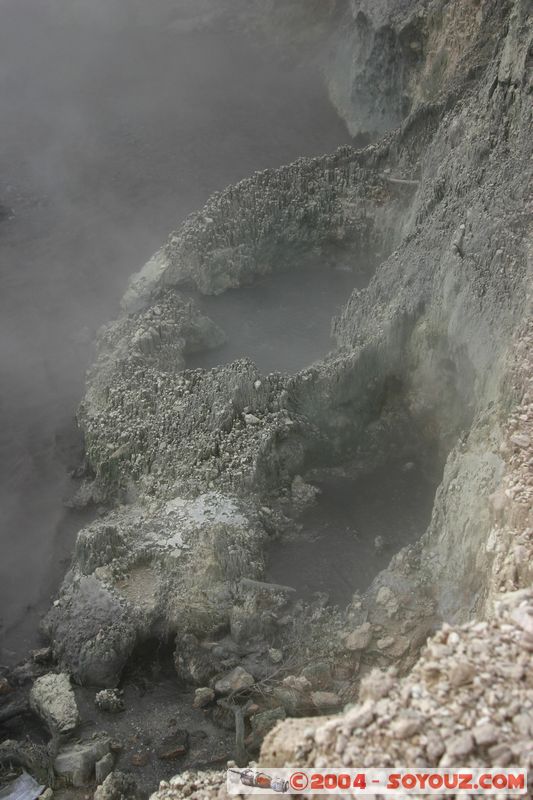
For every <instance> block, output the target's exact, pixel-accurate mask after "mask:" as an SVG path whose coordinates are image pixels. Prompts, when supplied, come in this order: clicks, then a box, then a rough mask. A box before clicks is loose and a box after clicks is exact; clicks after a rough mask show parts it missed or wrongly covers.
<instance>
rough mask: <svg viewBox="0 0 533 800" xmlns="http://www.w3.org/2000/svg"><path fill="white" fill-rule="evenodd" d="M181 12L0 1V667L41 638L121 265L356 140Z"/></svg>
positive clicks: (298, 84) (305, 78) (180, 6)
mask: <svg viewBox="0 0 533 800" xmlns="http://www.w3.org/2000/svg"><path fill="white" fill-rule="evenodd" d="M172 7H173V8H174V9H177V12H176V11H174V12H171V9H172ZM216 7H217V8H220V4H218V5H216ZM191 8H193V6H191V4H190V3H186V2H183V3H180V2H178V1H176V2H174V3H172V4H171V3H168V2H164V0H152V2H151V3H150V9H149V12H150V13H149V15H146V13H141V11H142V5H141V4H137V3H132V2H130V0H114V2H110V3H100V2H93V0H78V2H66V0H65V2H63V0H1V2H0V103H1V109H2V137H1V141H0V207H1V211H0V266H1V281H2V283H1V291H0V374H1V378H0V411H1V414H2V418H1V419H2V426H1V430H0V481H1V484H0V508H1V516H0V547H1V557H0V617H1V620H2V625H3V628H2V629H0V634H1V635H2V638H3V641H2V645H3V652H2V653H1V656H0V659H1V660H2V661H3V662H6V661H10V660H14V659H16V658H17V656H19V655H21V654H22V653H23V652H24V651H25V650H26V648H27V647H28V646H31V645H32V644H33V643H34V641H35V638H36V622H37V618H38V615H39V613H40V611H41V609H42V608H43V607H45V606H46V605H47V604H48V602H49V596H50V594H51V592H52V590H53V588H54V585H55V584H56V582H57V581H59V578H60V575H61V574H62V572H63V571H64V562H65V560H68V558H69V553H70V550H71V547H72V541H73V537H74V534H75V531H76V530H77V528H78V527H79V526H80V525H81V523H82V521H83V520H82V519H81V518H80V517H79V516H75V515H73V514H71V513H68V514H67V513H66V512H65V510H64V507H63V505H62V503H63V499H64V498H65V497H66V496H68V494H69V492H70V491H71V490H72V482H71V481H70V479H69V478H68V477H67V473H66V466H68V465H70V466H73V465H74V464H76V462H77V459H78V457H79V452H80V449H79V442H77V439H76V435H75V427H74V413H75V408H76V404H77V402H78V400H79V398H80V397H81V394H82V383H83V373H84V369H85V367H86V365H87V364H88V362H89V360H90V342H91V339H92V337H93V333H94V330H95V328H96V327H97V326H98V325H99V324H101V323H102V322H104V321H106V320H108V319H109V318H111V317H112V316H113V313H114V310H115V308H116V305H117V300H118V298H119V296H120V294H121V292H122V290H123V288H124V285H125V281H126V278H127V276H128V275H129V274H130V273H131V272H133V271H134V270H135V269H137V268H138V267H139V266H140V265H141V264H142V263H143V262H144V261H145V260H146V259H147V258H148V257H149V256H150V255H151V253H152V252H153V251H154V250H155V249H156V248H157V247H158V246H159V245H160V243H161V241H162V240H163V239H164V238H165V236H166V234H167V233H168V231H169V230H171V229H172V228H175V227H176V223H177V222H178V221H179V219H180V218H182V217H183V216H184V215H185V214H186V213H188V212H190V211H192V210H193V209H195V208H197V207H199V206H201V205H202V203H203V202H204V201H205V199H206V198H207V196H208V195H209V194H210V193H211V192H213V191H214V190H217V189H220V188H222V187H224V186H225V185H226V184H228V183H230V182H235V181H236V180H238V179H239V178H241V177H243V176H245V175H248V174H249V173H250V172H252V171H253V170H255V169H261V168H264V167H267V166H273V165H277V164H280V163H284V162H288V161H290V160H292V159H294V158H296V157H297V156H301V155H306V154H314V153H320V152H327V151H330V150H332V149H333V148H335V147H336V146H337V145H339V144H342V143H344V142H346V141H348V135H347V133H346V130H345V128H344V126H343V125H342V123H341V122H340V121H339V120H338V119H337V117H336V115H335V113H334V111H333V109H332V108H331V107H330V106H329V104H328V101H327V98H326V97H325V95H324V94H323V93H322V91H321V89H320V86H321V84H320V81H319V80H317V76H316V73H315V70H314V68H313V66H312V65H310V64H306V65H305V67H302V66H300V67H299V68H297V67H295V66H294V65H292V64H291V63H289V62H288V61H286V60H282V59H281V57H280V54H279V53H278V52H270V51H267V50H265V49H262V47H260V46H259V45H254V44H252V43H251V42H250V41H249V40H247V39H246V38H245V37H243V36H242V34H239V32H238V31H237V30H236V29H234V30H233V32H229V30H228V29H226V30H225V31H223V30H221V29H219V30H218V31H217V32H215V31H214V30H213V29H209V28H207V29H202V30H194V26H190V25H189V23H188V22H186V23H185V24H182V23H183V20H180V19H176V17H179V12H183V13H185V12H187V13H191V12H190V9H191ZM197 8H201V9H202V11H205V10H206V9H207V11H208V12H209V11H210V6H209V4H208V3H202V4H201V5H198V4H197ZM191 27H192V30H191ZM187 29H189V32H188V33H186V34H185V33H184V31H186V30H187ZM61 559H63V562H62V561H61Z"/></svg>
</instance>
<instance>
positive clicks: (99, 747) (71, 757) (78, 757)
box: [54, 736, 110, 787]
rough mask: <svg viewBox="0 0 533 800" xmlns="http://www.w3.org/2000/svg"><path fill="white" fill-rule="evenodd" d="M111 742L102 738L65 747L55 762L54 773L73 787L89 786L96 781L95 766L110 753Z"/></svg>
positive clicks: (105, 737)
mask: <svg viewBox="0 0 533 800" xmlns="http://www.w3.org/2000/svg"><path fill="white" fill-rule="evenodd" d="M109 745H110V740H109V738H108V737H107V736H101V737H98V738H96V739H92V740H91V741H88V742H80V743H79V744H72V745H69V746H68V747H63V748H62V749H61V750H60V751H59V753H58V754H57V756H56V758H55V761H54V772H55V773H56V775H58V776H59V777H60V778H64V779H65V780H66V781H67V783H70V784H72V786H77V787H80V786H87V784H89V783H91V782H92V781H94V780H95V765H96V762H97V761H100V760H101V759H103V758H104V756H106V755H107V754H108V753H109Z"/></svg>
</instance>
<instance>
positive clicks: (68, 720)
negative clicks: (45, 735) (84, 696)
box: [30, 672, 80, 735]
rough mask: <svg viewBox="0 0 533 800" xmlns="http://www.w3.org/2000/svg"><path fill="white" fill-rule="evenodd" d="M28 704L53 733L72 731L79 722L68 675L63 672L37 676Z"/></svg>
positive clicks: (62, 733) (61, 733)
mask: <svg viewBox="0 0 533 800" xmlns="http://www.w3.org/2000/svg"><path fill="white" fill-rule="evenodd" d="M30 704H31V707H32V708H33V710H34V711H35V712H36V713H37V714H38V715H39V716H40V717H41V719H42V720H43V721H44V722H45V723H46V725H47V726H48V728H49V729H50V731H51V732H52V733H53V734H60V735H65V734H69V733H72V732H73V731H74V730H75V729H76V727H77V726H78V724H79V722H80V716H79V712H78V706H77V704H76V697H75V695H74V691H73V689H72V686H71V684H70V677H69V676H68V675H66V674H65V673H60V674H55V673H52V672H50V673H49V674H48V675H43V676H42V677H41V678H37V680H36V681H35V683H34V684H33V686H32V689H31V692H30Z"/></svg>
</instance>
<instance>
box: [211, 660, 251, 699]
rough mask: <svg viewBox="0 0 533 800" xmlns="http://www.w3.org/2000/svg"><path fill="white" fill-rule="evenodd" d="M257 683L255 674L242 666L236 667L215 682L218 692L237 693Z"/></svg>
mask: <svg viewBox="0 0 533 800" xmlns="http://www.w3.org/2000/svg"><path fill="white" fill-rule="evenodd" d="M254 683H255V679H254V677H253V675H250V673H249V672H246V670H245V669H243V668H242V667H235V669H232V670H231V672H228V673H227V674H226V675H224V676H223V677H222V678H219V680H218V681H217V682H216V683H215V691H216V692H217V694H221V695H226V694H236V693H237V692H242V691H246V690H247V689H250V688H251V687H252V686H253V685H254Z"/></svg>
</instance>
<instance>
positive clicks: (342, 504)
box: [267, 460, 439, 607]
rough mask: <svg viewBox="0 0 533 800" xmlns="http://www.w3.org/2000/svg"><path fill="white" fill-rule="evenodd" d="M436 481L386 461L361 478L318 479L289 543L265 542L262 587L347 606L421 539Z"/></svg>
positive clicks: (415, 468)
mask: <svg viewBox="0 0 533 800" xmlns="http://www.w3.org/2000/svg"><path fill="white" fill-rule="evenodd" d="M438 482H439V479H438V478H437V476H436V475H433V474H432V473H431V472H428V470H427V469H426V468H425V467H423V466H422V464H417V463H416V462H414V461H411V462H409V461H407V462H406V461H405V460H402V461H396V460H391V461H389V462H388V463H386V464H385V465H383V466H381V467H379V468H378V469H376V470H374V471H372V472H370V473H367V474H365V475H360V476H359V477H356V478H353V477H341V476H338V475H329V476H324V477H323V478H322V479H320V480H313V481H311V483H312V485H314V486H316V487H317V488H318V489H319V490H320V494H319V495H318V496H317V499H316V501H315V503H313V504H312V505H311V506H310V507H309V508H307V509H306V510H305V511H304V512H303V513H302V514H301V516H300V517H299V519H298V524H297V530H296V532H294V533H292V534H291V535H290V537H288V536H287V537H285V538H283V539H281V540H278V541H275V542H271V543H270V545H269V547H268V550H267V558H268V565H267V575H268V580H271V581H273V582H275V583H281V584H284V585H287V586H292V587H293V588H294V589H296V591H297V593H298V596H299V597H301V598H303V599H304V600H311V599H312V598H313V595H315V593H317V592H320V593H322V594H325V595H326V596H327V597H328V600H329V602H330V603H331V604H334V605H338V606H341V607H344V606H347V605H348V604H349V603H350V602H351V600H352V596H353V594H354V592H360V593H362V592H364V591H366V589H368V587H369V586H370V584H371V583H372V580H373V579H374V578H375V577H376V575H377V574H378V572H380V571H381V570H383V569H385V568H386V567H387V565H388V564H389V562H390V560H391V558H392V556H393V555H394V554H395V553H397V552H399V551H400V550H401V549H402V547H405V546H406V545H409V544H412V543H413V542H415V541H416V540H417V539H419V538H420V536H422V534H423V533H424V531H425V530H426V528H427V526H428V524H429V521H430V519H431V509H432V507H433V502H434V498H435V491H436V488H437V485H438Z"/></svg>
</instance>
